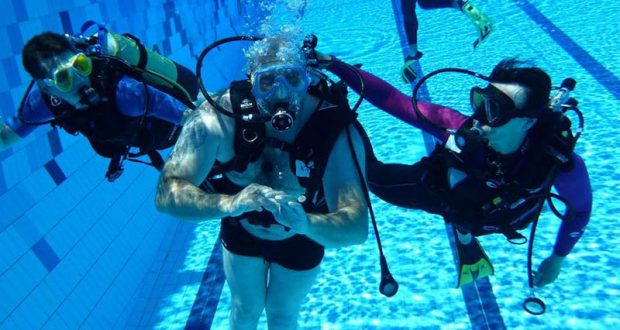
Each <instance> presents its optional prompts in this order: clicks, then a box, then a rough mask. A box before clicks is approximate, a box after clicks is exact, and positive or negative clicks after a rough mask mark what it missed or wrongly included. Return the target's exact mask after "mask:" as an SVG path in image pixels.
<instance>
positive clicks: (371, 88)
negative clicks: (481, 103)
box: [327, 62, 467, 141]
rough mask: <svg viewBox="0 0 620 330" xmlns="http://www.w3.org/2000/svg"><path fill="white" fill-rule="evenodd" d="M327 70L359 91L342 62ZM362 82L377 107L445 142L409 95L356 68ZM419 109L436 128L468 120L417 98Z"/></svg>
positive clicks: (451, 127)
mask: <svg viewBox="0 0 620 330" xmlns="http://www.w3.org/2000/svg"><path fill="white" fill-rule="evenodd" d="M327 70H329V71H330V72H332V73H334V74H335V75H337V76H338V77H339V78H340V79H342V80H343V81H344V82H345V83H346V84H347V85H349V86H350V87H351V88H352V89H353V90H355V91H356V92H357V93H359V92H360V90H361V88H360V81H359V78H358V77H357V75H356V74H355V73H354V72H352V71H351V70H350V69H348V68H347V67H346V66H345V65H344V64H342V63H339V62H333V63H332V64H330V65H329V66H328V67H327ZM356 70H357V71H358V72H359V73H360V75H361V77H362V80H363V82H364V98H365V99H366V100H368V101H369V102H370V103H371V104H373V105H374V106H376V107H377V108H379V109H381V110H383V111H385V112H387V113H389V114H391V115H392V116H394V117H396V118H398V119H400V120H402V121H404V122H406V123H408V124H410V125H412V126H415V127H418V128H420V129H422V130H423V131H425V132H426V133H429V134H432V135H433V136H435V137H437V138H438V139H440V140H442V141H444V140H446V139H447V138H448V135H447V134H446V133H445V132H444V131H443V130H438V129H436V128H434V127H432V126H431V125H429V124H428V123H427V122H426V120H424V119H422V118H419V116H418V115H417V113H416V112H415V111H414V109H413V105H412V104H411V98H410V97H409V96H407V95H405V94H403V93H401V92H400V91H399V90H397V89H396V88H395V87H394V86H392V85H390V84H389V83H387V82H386V81H385V80H383V79H381V78H379V77H377V76H374V75H372V74H370V73H368V72H366V71H364V70H361V69H356ZM417 104H418V108H419V110H420V112H421V113H422V115H424V117H425V118H426V119H427V120H429V121H430V122H432V123H433V124H435V125H436V126H439V127H444V128H449V129H457V128H459V127H460V126H461V125H463V123H464V122H465V121H466V120H467V117H466V116H464V115H463V114H461V113H459V112H458V111H456V110H454V109H450V108H447V107H444V106H441V105H437V104H431V103H426V102H420V101H418V103H417Z"/></svg>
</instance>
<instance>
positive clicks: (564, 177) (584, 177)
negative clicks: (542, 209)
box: [553, 153, 592, 256]
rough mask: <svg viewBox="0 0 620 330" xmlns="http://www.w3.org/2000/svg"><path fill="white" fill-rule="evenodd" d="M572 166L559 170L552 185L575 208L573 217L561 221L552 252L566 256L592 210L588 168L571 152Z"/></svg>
mask: <svg viewBox="0 0 620 330" xmlns="http://www.w3.org/2000/svg"><path fill="white" fill-rule="evenodd" d="M573 162H574V166H573V167H572V168H571V169H570V171H565V172H560V173H559V175H558V177H557V178H556V180H555V182H554V187H555V189H556V190H557V192H558V193H559V194H560V196H562V197H564V198H566V199H567V200H568V201H569V203H570V204H571V205H572V207H573V208H574V210H575V218H574V219H572V220H569V221H562V224H561V225H560V230H559V231H558V236H557V238H556V241H555V245H554V247H553V252H554V253H555V254H557V255H559V256H566V255H568V254H569V253H570V251H571V249H572V248H573V246H575V244H576V243H577V241H578V240H579V239H580V238H581V235H582V234H583V231H584V230H585V227H586V225H587V224H588V222H589V221H590V214H591V212H592V188H591V187H590V178H589V176H588V170H587V168H586V165H585V163H584V161H583V159H582V158H581V157H580V156H579V155H577V154H575V153H573Z"/></svg>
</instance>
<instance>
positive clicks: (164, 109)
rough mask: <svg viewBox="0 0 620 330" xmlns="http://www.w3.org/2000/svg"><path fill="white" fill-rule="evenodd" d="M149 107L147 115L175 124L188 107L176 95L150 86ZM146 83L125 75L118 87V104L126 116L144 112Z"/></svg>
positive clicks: (140, 114)
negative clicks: (173, 95)
mask: <svg viewBox="0 0 620 330" xmlns="http://www.w3.org/2000/svg"><path fill="white" fill-rule="evenodd" d="M146 88H148V95H149V109H148V111H147V114H146V115H147V116H149V117H150V116H153V117H156V118H159V119H162V120H165V121H168V122H171V123H174V124H180V123H181V118H182V116H183V111H184V110H185V109H186V108H187V107H186V106H185V105H184V104H183V103H181V102H179V101H178V100H177V99H175V98H174V97H172V96H170V95H168V94H166V93H164V92H162V91H160V90H158V89H156V88H154V87H151V86H148V85H147V87H146ZM145 100H146V98H145V90H144V85H143V84H142V83H141V82H139V81H137V80H135V79H133V78H129V77H124V78H123V79H121V80H120V81H119V83H118V87H117V89H116V105H117V107H118V111H119V112H120V113H122V114H124V115H125V116H129V117H138V116H142V114H143V113H144V102H145Z"/></svg>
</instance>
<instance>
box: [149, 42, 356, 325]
mask: <svg viewBox="0 0 620 330" xmlns="http://www.w3.org/2000/svg"><path fill="white" fill-rule="evenodd" d="M243 40H245V41H254V43H253V44H252V46H251V47H250V48H249V50H248V51H247V52H246V57H247V58H248V62H249V65H248V69H247V71H248V77H249V79H248V80H242V81H235V82H232V83H231V84H230V87H229V88H228V89H226V90H225V91H223V92H221V93H218V94H217V96H213V97H211V96H209V93H208V92H206V90H205V89H204V86H203V84H202V82H201V76H200V72H201V65H202V60H203V58H204V57H205V55H206V53H207V52H208V51H210V50H211V49H213V48H215V47H219V46H220V45H222V44H223V43H225V42H230V41H243ZM196 72H197V75H198V80H199V87H200V89H201V91H202V92H203V94H204V96H205V98H206V100H207V101H206V102H205V103H203V104H202V105H201V106H200V107H199V108H198V109H197V110H196V111H194V112H193V113H192V114H191V115H190V116H189V118H188V120H187V121H186V123H185V124H184V126H183V131H182V133H181V135H180V137H179V139H178V142H177V144H176V145H175V147H174V150H173V152H172V156H171V157H170V159H169V160H167V162H166V164H165V166H164V169H163V171H162V174H161V178H160V181H159V185H158V189H157V197H156V205H157V207H158V209H159V210H160V211H163V212H166V213H170V214H172V215H175V216H178V217H179V218H183V219H185V220H189V221H197V222H198V221H210V220H216V219H221V221H220V224H221V227H220V228H221V230H220V238H221V240H222V246H223V263H224V272H225V276H226V280H227V282H228V285H229V288H230V292H231V295H232V302H231V305H232V306H231V311H230V324H231V328H232V329H237V328H240V329H241V328H243V329H246V328H247V329H255V328H256V326H257V323H258V320H259V318H260V315H261V314H262V312H263V310H265V312H266V315H267V324H268V327H269V328H270V329H272V328H273V329H280V328H286V329H293V328H295V327H296V326H297V319H298V316H299V311H300V308H301V305H302V303H303V301H304V299H305V297H306V295H307V294H308V292H309V291H310V288H311V287H312V285H313V284H314V283H315V281H316V277H317V275H318V273H319V268H320V264H321V261H322V259H323V256H324V249H325V248H326V247H327V248H330V247H341V246H347V245H352V244H361V243H363V242H364V241H365V240H366V239H367V236H368V212H367V202H366V199H365V196H364V190H363V188H364V181H365V173H364V168H365V163H364V158H365V156H364V145H363V141H362V139H361V137H360V135H359V134H358V133H357V131H356V130H353V129H350V127H352V124H353V123H354V121H355V118H356V113H355V112H354V111H352V110H351V109H350V108H349V107H348V103H347V102H346V99H345V100H344V101H343V100H340V99H337V98H331V97H330V95H328V94H327V93H324V91H325V90H324V89H323V87H324V86H325V85H323V81H321V80H318V81H317V80H316V77H315V76H314V75H313V74H312V73H311V72H310V71H309V68H308V66H307V63H306V59H305V58H304V55H303V53H302V51H301V50H300V49H299V46H298V45H293V42H292V41H291V40H290V38H287V37H286V35H282V36H280V35H278V36H274V37H269V38H264V39H262V38H258V37H231V38H226V39H222V40H220V41H217V42H215V43H214V44H213V45H211V46H210V47H207V48H206V49H205V50H204V51H203V53H202V54H201V56H200V57H199V60H198V64H197V70H196ZM360 103H361V99H360ZM354 167H355V168H357V169H359V171H355V170H352V168H354ZM205 177H207V180H205V181H203V179H204V178H205Z"/></svg>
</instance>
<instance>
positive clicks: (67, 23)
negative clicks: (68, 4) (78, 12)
mask: <svg viewBox="0 0 620 330" xmlns="http://www.w3.org/2000/svg"><path fill="white" fill-rule="evenodd" d="M58 15H59V16H60V22H61V23H62V30H63V31H64V33H68V34H74V33H73V25H72V24H71V16H69V12H68V11H67V10H63V11H61V12H60V13H58Z"/></svg>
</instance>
